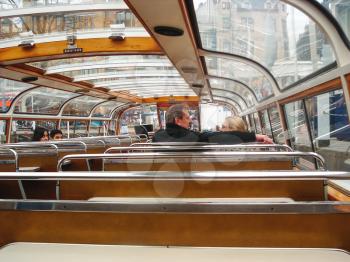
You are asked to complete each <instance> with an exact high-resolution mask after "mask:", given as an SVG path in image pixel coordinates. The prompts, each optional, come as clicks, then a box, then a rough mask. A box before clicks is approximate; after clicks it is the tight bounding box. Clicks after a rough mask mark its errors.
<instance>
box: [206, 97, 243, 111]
mask: <svg viewBox="0 0 350 262" xmlns="http://www.w3.org/2000/svg"><path fill="white" fill-rule="evenodd" d="M227 100H228V99H227V98H226V97H220V96H216V97H215V99H214V98H213V102H214V103H215V102H220V103H225V104H226V105H229V106H230V107H231V108H232V109H234V111H235V112H236V114H239V112H241V111H242V110H240V107H239V105H238V104H237V103H236V102H234V101H230V102H228V101H227ZM232 102H234V103H232ZM237 108H238V109H237Z"/></svg>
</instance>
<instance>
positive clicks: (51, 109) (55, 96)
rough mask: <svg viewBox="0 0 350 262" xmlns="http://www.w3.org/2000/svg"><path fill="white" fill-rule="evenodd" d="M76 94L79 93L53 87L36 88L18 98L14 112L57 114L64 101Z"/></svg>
mask: <svg viewBox="0 0 350 262" xmlns="http://www.w3.org/2000/svg"><path fill="white" fill-rule="evenodd" d="M75 96H77V94H75V93H71V92H66V91H62V90H57V89H53V88H47V87H40V88H35V89H33V90H31V91H30V92H29V93H27V94H25V95H24V96H23V97H22V98H21V99H20V100H18V102H17V103H16V105H15V110H14V112H15V113H36V114H44V115H57V114H58V113H59V110H60V109H61V106H62V105H63V103H64V102H66V101H67V100H68V99H70V98H73V97H75Z"/></svg>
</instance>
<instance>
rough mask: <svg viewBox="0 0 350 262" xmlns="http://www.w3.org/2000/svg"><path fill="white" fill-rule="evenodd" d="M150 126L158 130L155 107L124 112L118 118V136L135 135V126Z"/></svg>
mask: <svg viewBox="0 0 350 262" xmlns="http://www.w3.org/2000/svg"><path fill="white" fill-rule="evenodd" d="M139 125H152V126H153V130H156V129H158V128H159V121H158V114H157V106H156V105H143V106H138V107H133V108H130V109H128V110H126V111H125V112H124V113H123V114H122V115H121V117H120V134H122V135H123V134H129V135H133V134H136V132H135V126H139Z"/></svg>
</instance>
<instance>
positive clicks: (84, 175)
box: [0, 171, 350, 181]
mask: <svg viewBox="0 0 350 262" xmlns="http://www.w3.org/2000/svg"><path fill="white" fill-rule="evenodd" d="M17 179H21V180H82V181H83V180H92V181H112V180H117V181H119V180H120V181H122V180H135V181H146V180H195V181H197V180H198V181H217V180H224V181H228V180H238V181H239V180H328V179H334V180H349V179H350V172H342V171H255V172H254V171H235V172H233V171H215V172H213V171H205V172H167V171H150V172H140V171H133V172H62V173H57V172H40V173H37V172H28V173H26V174H25V175H24V174H20V173H11V172H1V173H0V180H17Z"/></svg>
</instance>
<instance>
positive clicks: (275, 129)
mask: <svg viewBox="0 0 350 262" xmlns="http://www.w3.org/2000/svg"><path fill="white" fill-rule="evenodd" d="M268 112H269V115H270V120H271V126H272V133H273V138H274V141H275V143H278V144H284V143H285V139H284V136H283V129H282V125H281V120H280V114H279V112H278V109H277V107H276V106H274V107H271V108H269V109H268Z"/></svg>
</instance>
